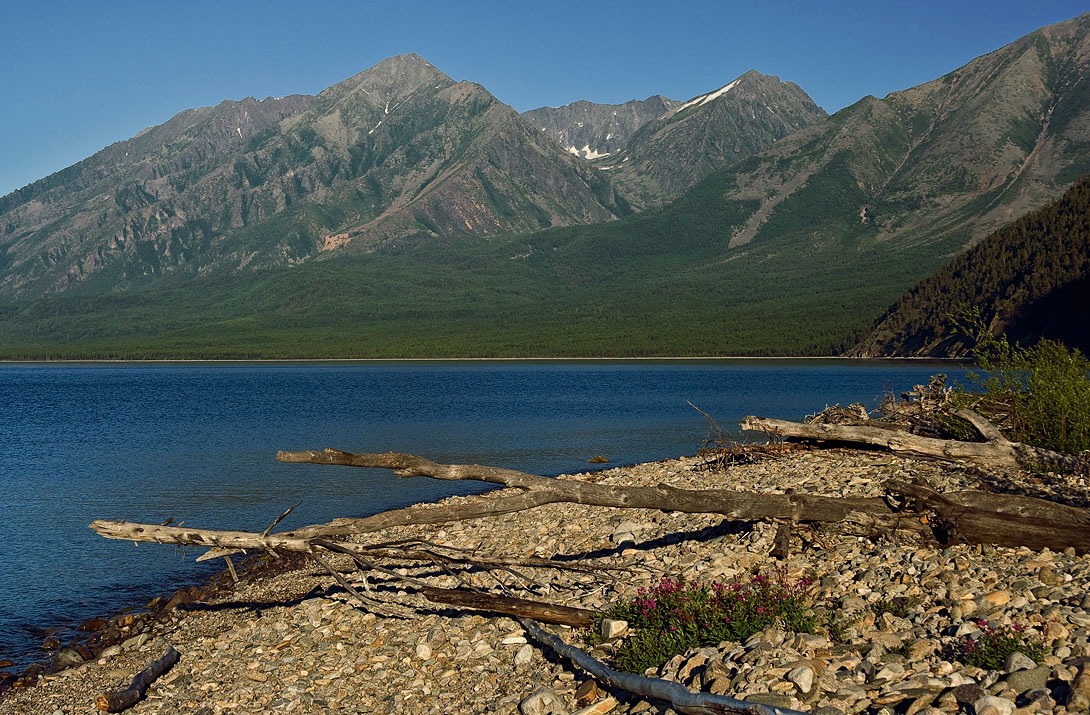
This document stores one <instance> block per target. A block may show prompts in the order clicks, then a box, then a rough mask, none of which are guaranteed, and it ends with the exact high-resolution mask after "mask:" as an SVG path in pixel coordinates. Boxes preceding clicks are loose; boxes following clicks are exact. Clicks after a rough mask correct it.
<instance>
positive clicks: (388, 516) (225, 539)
mask: <svg viewBox="0 0 1090 715" xmlns="http://www.w3.org/2000/svg"><path fill="white" fill-rule="evenodd" d="M754 419H756V418H754ZM774 422H776V423H778V424H779V423H781V421H778V420H776V421H774ZM749 424H755V423H753V422H750V423H749ZM782 424H787V425H790V424H796V423H782ZM804 426H806V427H811V425H804ZM813 427H820V428H826V427H829V426H828V425H823V426H816V425H815V426H813ZM853 429H863V428H853ZM868 429H874V428H868ZM881 431H883V432H886V430H881ZM821 433H822V434H829V432H828V431H821ZM826 439H832V438H830V437H826ZM886 439H889V438H888V437H886ZM917 439H920V438H917ZM968 444H975V443H968ZM277 458H278V459H280V460H281V461H285V462H296V463H311V464H326V465H346V466H354V467H369V468H380V469H391V470H395V472H396V473H397V474H398V476H401V477H417V476H425V477H430V478H433V479H444V480H476V481H483V482H487V483H491V484H496V485H499V486H505V487H513V488H516V489H518V492H517V493H515V494H501V495H495V496H489V495H482V496H478V497H473V498H468V499H466V500H464V501H462V502H458V503H452V504H445V505H437V506H436V505H433V506H430V507H423V506H414V507H409V508H406V509H395V510H391V511H386V512H382V513H380V514H375V515H374V516H368V517H362V518H355V519H335V520H333V521H332V522H329V523H328V524H320V525H314V526H307V527H303V528H301V529H295V530H292V531H285V532H279V533H272V534H269V533H260V534H259V533H255V532H243V531H223V530H214V529H194V528H190V527H186V526H170V525H167V526H164V525H158V524H138V523H129V522H123V521H108V520H96V521H94V522H92V523H91V528H92V529H93V530H95V531H96V532H98V533H99V534H100V535H102V536H104V537H106V538H113V539H124V540H129V541H145V542H156V543H164V544H179V545H189V546H204V547H210V548H218V549H240V550H248V549H259V550H266V551H270V552H274V553H275V552H277V551H297V552H308V553H309V552H311V551H312V550H313V548H314V541H315V540H316V539H330V538H336V537H344V536H349V535H352V534H363V533H371V532H375V531H380V530H384V529H387V528H390V527H393V526H406V525H420V524H436V523H445V522H450V521H460V520H466V519H479V518H484V517H491V516H498V515H502V514H509V513H511V512H515V511H522V510H525V509H532V508H534V507H538V506H542V505H545V504H553V503H558V502H568V503H574V504H585V505H592V506H604V507H617V508H627V509H654V510H658V511H676V512H685V513H701V514H719V515H722V516H723V517H725V518H727V519H730V520H735V521H757V520H762V519H782V520H785V521H787V522H791V523H800V522H813V523H825V524H836V525H837V528H838V529H839V530H840V531H842V532H844V533H849V534H855V535H863V536H879V535H886V534H891V533H892V532H894V531H901V532H907V533H908V534H910V535H915V536H917V537H920V538H924V539H933V540H937V541H938V542H939V543H957V542H965V543H977V544H997V545H1000V546H1015V547H1017V546H1028V547H1030V548H1033V549H1041V548H1045V547H1047V548H1050V549H1053V550H1063V549H1064V548H1067V547H1069V546H1071V547H1074V548H1075V550H1076V551H1078V552H1080V553H1086V552H1090V529H1087V528H1086V527H1087V524H1088V522H1090V515H1088V514H1087V512H1086V511H1085V510H1081V509H1074V508H1072V507H1065V506H1062V505H1058V504H1055V503H1053V502H1049V501H1045V500H1042V499H1033V498H1031V497H1015V496H1003V497H1001V498H999V497H995V498H988V497H984V496H982V493H981V492H968V493H956V492H955V493H951V494H946V495H942V496H941V498H940V496H939V495H938V494H937V493H936V492H934V491H933V490H930V489H929V488H927V487H921V486H916V485H909V484H905V483H902V482H890V483H888V484H887V488H888V489H889V491H890V493H891V494H894V495H898V496H900V497H904V498H905V499H903V500H889V499H885V498H881V497H828V496H818V495H809V494H755V493H750V492H742V491H735V490H730V489H696V490H694V489H679V488H677V487H673V486H669V485H667V484H658V485H656V486H650V487H643V486H618V485H607V484H594V483H589V482H579V481H573V480H567V479H553V478H549V477H541V476H536V475H532V474H525V473H523V472H517V471H514V470H509V469H500V468H496V467H487V466H480V465H449V464H438V463H436V462H433V461H431V460H428V459H425V458H423V457H419V456H415V455H411V454H402V453H395V452H385V453H381V454H353V453H350V452H342V451H340V450H335V449H327V450H324V451H307V452H280V453H278V454H277ZM216 553H217V555H222V554H223V553H226V552H223V551H218V552H216Z"/></svg>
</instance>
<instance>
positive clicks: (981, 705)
mask: <svg viewBox="0 0 1090 715" xmlns="http://www.w3.org/2000/svg"><path fill="white" fill-rule="evenodd" d="M973 710H975V711H976V713H977V715H984V713H985V711H989V712H994V713H997V714H998V715H1013V713H1014V703H1013V702H1011V701H1010V700H1007V699H1006V698H1000V697H996V696H995V695H985V696H984V697H982V698H980V699H979V700H977V701H976V702H975V703H973Z"/></svg>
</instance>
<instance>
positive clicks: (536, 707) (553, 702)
mask: <svg viewBox="0 0 1090 715" xmlns="http://www.w3.org/2000/svg"><path fill="white" fill-rule="evenodd" d="M518 708H519V712H520V713H522V715H570V712H569V710H568V708H567V706H566V705H564V701H563V700H561V699H560V696H559V695H557V694H556V691H555V690H553V689H552V688H550V687H547V686H544V685H542V686H541V687H540V688H538V689H537V690H535V691H534V692H532V693H530V694H529V695H528V696H526V697H525V698H523V700H522V701H521V702H520V703H519V705H518Z"/></svg>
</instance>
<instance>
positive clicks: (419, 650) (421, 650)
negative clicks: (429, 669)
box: [416, 643, 432, 660]
mask: <svg viewBox="0 0 1090 715" xmlns="http://www.w3.org/2000/svg"><path fill="white" fill-rule="evenodd" d="M431 655H432V650H431V646H430V645H428V644H427V643H417V644H416V657H417V658H419V659H420V660H427V659H429V658H431Z"/></svg>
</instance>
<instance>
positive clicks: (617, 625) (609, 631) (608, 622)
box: [598, 618, 628, 641]
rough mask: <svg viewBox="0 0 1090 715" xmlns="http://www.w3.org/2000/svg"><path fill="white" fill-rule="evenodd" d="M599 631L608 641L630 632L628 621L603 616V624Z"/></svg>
mask: <svg viewBox="0 0 1090 715" xmlns="http://www.w3.org/2000/svg"><path fill="white" fill-rule="evenodd" d="M598 633H599V635H601V636H602V638H605V639H606V640H607V641H609V640H613V639H614V638H620V637H621V636H623V635H624V634H625V633H628V621H622V620H614V619H612V618H603V619H602V623H601V625H599V627H598Z"/></svg>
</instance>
